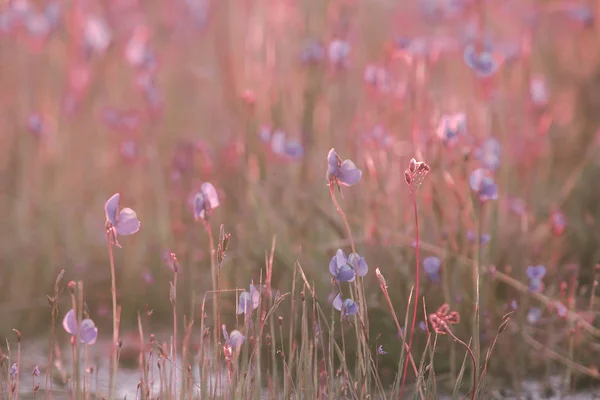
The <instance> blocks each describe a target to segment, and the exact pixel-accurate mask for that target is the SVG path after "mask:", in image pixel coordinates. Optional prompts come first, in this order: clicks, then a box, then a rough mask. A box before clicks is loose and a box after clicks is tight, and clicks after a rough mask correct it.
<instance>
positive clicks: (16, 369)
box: [10, 363, 19, 378]
mask: <svg viewBox="0 0 600 400" xmlns="http://www.w3.org/2000/svg"><path fill="white" fill-rule="evenodd" d="M18 373H19V367H18V366H17V363H14V364H13V365H12V366H11V367H10V376H11V377H13V378H15V377H16V376H17V374H18Z"/></svg>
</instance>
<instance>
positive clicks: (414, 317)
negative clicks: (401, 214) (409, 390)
mask: <svg viewBox="0 0 600 400" xmlns="http://www.w3.org/2000/svg"><path fill="white" fill-rule="evenodd" d="M410 193H411V196H412V202H413V210H414V214H415V303H414V306H413V315H412V322H411V324H410V335H409V339H408V352H409V354H410V351H411V350H412V343H413V337H414V333H415V325H416V322H417V311H418V309H419V281H420V278H421V274H420V271H421V268H420V265H419V214H418V212H417V196H416V194H415V186H414V183H411V184H410ZM408 360H409V358H406V359H405V360H404V368H403V371H402V386H401V387H400V397H401V398H402V394H403V393H404V384H405V382H406V372H407V370H408Z"/></svg>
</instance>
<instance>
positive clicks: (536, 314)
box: [527, 307, 542, 325]
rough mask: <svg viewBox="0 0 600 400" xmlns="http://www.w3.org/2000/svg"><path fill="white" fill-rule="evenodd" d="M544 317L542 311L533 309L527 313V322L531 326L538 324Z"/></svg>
mask: <svg viewBox="0 0 600 400" xmlns="http://www.w3.org/2000/svg"><path fill="white" fill-rule="evenodd" d="M541 317H542V310H541V309H539V308H537V307H531V308H530V309H529V311H528V312H527V322H529V323H530V324H532V325H533V324H535V323H537V322H538V321H539V320H540V318H541Z"/></svg>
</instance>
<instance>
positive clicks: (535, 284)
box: [527, 264, 546, 293]
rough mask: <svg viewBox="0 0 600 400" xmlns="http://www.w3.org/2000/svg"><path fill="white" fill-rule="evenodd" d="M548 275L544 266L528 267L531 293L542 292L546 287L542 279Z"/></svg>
mask: <svg viewBox="0 0 600 400" xmlns="http://www.w3.org/2000/svg"><path fill="white" fill-rule="evenodd" d="M545 275H546V267H544V266H543V265H541V264H540V265H530V266H528V267H527V277H528V278H529V291H530V292H532V293H536V292H540V291H541V290H542V288H543V287H544V283H543V282H542V279H544V276H545Z"/></svg>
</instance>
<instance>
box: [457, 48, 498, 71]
mask: <svg viewBox="0 0 600 400" xmlns="http://www.w3.org/2000/svg"><path fill="white" fill-rule="evenodd" d="M463 58H464V60H465V63H466V64H467V66H468V67H469V68H471V69H472V70H473V71H475V74H476V75H477V76H479V77H481V78H486V77H490V76H492V75H494V74H495V73H496V72H497V71H498V68H499V65H498V62H496V60H495V59H494V55H493V54H492V52H491V51H488V50H483V51H480V52H477V50H476V49H475V46H474V45H468V46H466V47H465V51H464V53H463Z"/></svg>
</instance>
